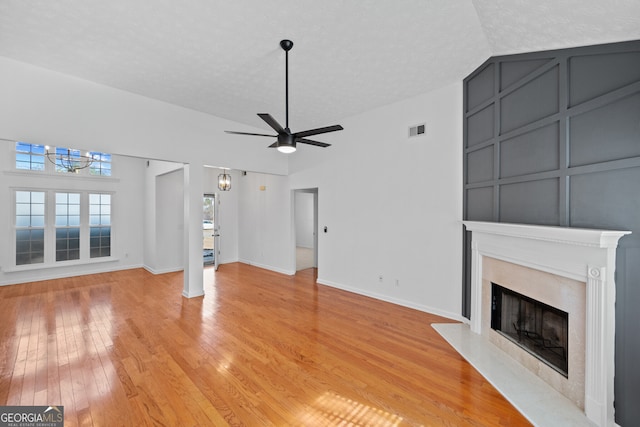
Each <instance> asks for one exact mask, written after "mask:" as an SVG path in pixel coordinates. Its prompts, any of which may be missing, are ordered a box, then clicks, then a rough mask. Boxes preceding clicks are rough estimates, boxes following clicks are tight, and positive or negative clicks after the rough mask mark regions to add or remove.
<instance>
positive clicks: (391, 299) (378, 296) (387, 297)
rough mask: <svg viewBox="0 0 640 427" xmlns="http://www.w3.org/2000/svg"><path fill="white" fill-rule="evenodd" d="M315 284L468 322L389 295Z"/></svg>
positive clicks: (335, 283) (327, 284)
mask: <svg viewBox="0 0 640 427" xmlns="http://www.w3.org/2000/svg"><path fill="white" fill-rule="evenodd" d="M316 282H317V283H319V284H321V285H326V286H331V287H332V288H337V289H341V290H343V291H347V292H352V293H354V294H358V295H364V296H367V297H371V298H374V299H377V300H380V301H385V302H390V303H392V304H396V305H401V306H403V307H409V308H413V309H414V310H419V311H423V312H425V313H430V314H435V315H437V316H442V317H446V318H447V319H452V320H456V321H458V322H463V323H468V322H469V320H468V319H467V318H465V317H463V316H461V315H460V314H458V313H452V312H449V311H445V310H440V309H438V308H435V307H430V306H427V305H422V304H416V303H414V302H412V301H407V300H404V299H401V298H395V297H392V296H390V295H384V294H379V293H377V292H370V291H367V290H365V289H360V288H354V287H351V286H346V285H343V284H341V283H337V282H332V281H331V280H326V279H322V278H320V277H318V279H317V280H316Z"/></svg>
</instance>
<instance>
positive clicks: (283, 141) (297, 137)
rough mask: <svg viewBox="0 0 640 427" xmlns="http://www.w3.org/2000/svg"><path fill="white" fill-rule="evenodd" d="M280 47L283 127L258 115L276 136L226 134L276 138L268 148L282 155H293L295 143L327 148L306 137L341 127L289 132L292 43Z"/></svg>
mask: <svg viewBox="0 0 640 427" xmlns="http://www.w3.org/2000/svg"><path fill="white" fill-rule="evenodd" d="M280 47H281V48H282V49H283V50H284V51H285V91H286V92H285V109H286V112H285V118H286V122H285V127H284V128H283V127H282V126H280V123H278V122H277V121H276V120H275V119H274V118H273V117H271V115H270V114H267V113H259V114H258V117H260V118H261V119H262V120H264V121H265V122H266V123H267V124H268V125H269V126H271V128H272V129H273V130H275V131H276V132H277V133H278V134H277V135H266V134H263V133H248V132H234V131H230V130H226V131H225V132H226V133H232V134H236V135H253V136H268V137H271V138H274V137H277V138H278V140H277V141H276V142H274V143H273V144H271V145H270V146H269V147H270V148H277V149H278V151H280V152H282V153H293V152H294V151H296V143H298V142H299V143H302V144H309V145H315V146H316V147H323V148H324V147H329V146H330V145H331V144H327V143H324V142H319V141H314V140H312V139H307V137H308V136H313V135H320V134H322V133H328V132H335V131H338V130H342V129H343V127H342V126H340V125H333V126H327V127H322V128H318V129H311V130H305V131H302V132H295V133H292V132H291V130H289V51H290V50H291V48H292V47H293V42H292V41H291V40H282V41H280Z"/></svg>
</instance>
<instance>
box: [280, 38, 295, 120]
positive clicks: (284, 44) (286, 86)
mask: <svg viewBox="0 0 640 427" xmlns="http://www.w3.org/2000/svg"><path fill="white" fill-rule="evenodd" d="M280 47H281V48H282V50H284V70H285V71H284V91H285V97H284V102H285V115H284V117H285V126H284V127H285V129H289V51H290V50H291V48H293V42H292V41H291V40H286V39H285V40H281V41H280Z"/></svg>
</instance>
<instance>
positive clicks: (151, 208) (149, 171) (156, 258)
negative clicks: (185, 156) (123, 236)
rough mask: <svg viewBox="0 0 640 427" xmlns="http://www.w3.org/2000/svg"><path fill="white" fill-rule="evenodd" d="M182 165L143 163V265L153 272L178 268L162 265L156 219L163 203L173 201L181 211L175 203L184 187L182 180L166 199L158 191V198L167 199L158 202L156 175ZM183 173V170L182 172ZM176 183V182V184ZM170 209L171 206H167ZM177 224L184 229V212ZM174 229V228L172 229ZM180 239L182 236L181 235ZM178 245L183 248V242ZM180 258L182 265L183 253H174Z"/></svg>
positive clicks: (180, 168)
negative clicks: (171, 196)
mask: <svg viewBox="0 0 640 427" xmlns="http://www.w3.org/2000/svg"><path fill="white" fill-rule="evenodd" d="M182 167H183V165H182V164H181V163H175V162H165V161H159V160H148V161H146V163H145V168H144V174H145V187H144V195H143V196H144V206H145V208H144V209H145V211H144V223H143V228H144V267H145V268H146V269H147V270H149V271H151V272H153V273H162V272H166V271H174V270H176V269H178V268H177V267H176V266H174V267H170V266H167V265H164V264H163V262H162V261H161V260H160V257H161V251H162V248H161V247H160V246H159V242H160V235H159V234H158V229H159V228H161V226H160V225H158V224H159V221H158V206H159V205H160V207H161V208H162V206H163V204H164V203H173V205H174V206H176V207H177V208H179V209H180V211H181V212H183V210H182V207H181V205H180V204H176V203H175V201H176V200H181V198H182V195H183V194H182V193H183V191H184V188H183V186H182V182H181V183H180V184H179V190H178V189H177V188H176V190H175V191H176V194H175V195H174V197H173V199H171V198H169V199H168V200H167V199H166V195H165V196H163V195H162V193H160V198H159V200H167V201H165V202H159V201H158V196H159V191H160V190H159V189H158V177H159V176H162V175H164V174H169V173H171V172H174V171H176V170H182ZM183 174H184V172H183ZM176 185H177V184H176ZM169 209H171V208H169ZM177 221H179V224H176V228H177V227H180V228H182V229H184V213H183V214H182V219H177ZM172 231H174V230H172ZM181 239H182V237H181ZM179 247H180V248H183V242H180V243H179ZM175 255H176V257H177V258H179V259H180V263H179V264H180V266H183V261H184V260H183V253H180V254H175ZM163 258H166V257H163Z"/></svg>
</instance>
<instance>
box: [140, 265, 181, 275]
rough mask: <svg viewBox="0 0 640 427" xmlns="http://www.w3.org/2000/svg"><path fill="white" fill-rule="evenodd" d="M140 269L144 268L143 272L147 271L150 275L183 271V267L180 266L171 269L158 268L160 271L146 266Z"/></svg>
mask: <svg viewBox="0 0 640 427" xmlns="http://www.w3.org/2000/svg"><path fill="white" fill-rule="evenodd" d="M142 268H144V269H145V270H147V271H148V272H149V273H151V274H165V273H175V272H177V271H183V270H184V267H182V266H180V267H171V268H160V269H155V268H151V267H149V266H148V265H144V266H142Z"/></svg>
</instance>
